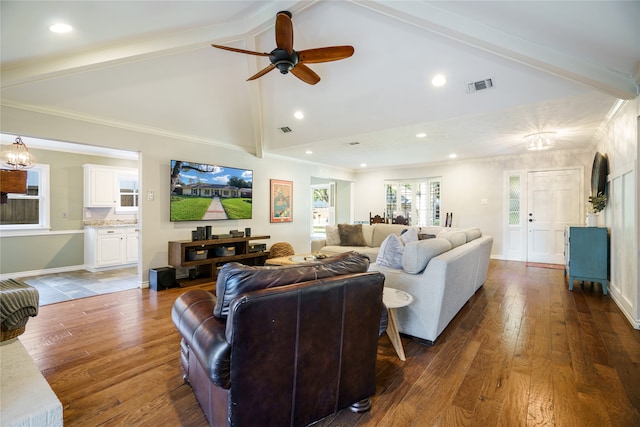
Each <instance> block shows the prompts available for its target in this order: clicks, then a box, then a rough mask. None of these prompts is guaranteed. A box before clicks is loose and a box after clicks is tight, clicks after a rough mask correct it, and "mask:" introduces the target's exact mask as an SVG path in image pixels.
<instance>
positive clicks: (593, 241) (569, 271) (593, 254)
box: [564, 227, 609, 295]
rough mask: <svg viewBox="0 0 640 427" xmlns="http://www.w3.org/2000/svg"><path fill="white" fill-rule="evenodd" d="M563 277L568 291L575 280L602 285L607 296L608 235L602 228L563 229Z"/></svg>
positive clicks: (571, 288)
mask: <svg viewBox="0 0 640 427" xmlns="http://www.w3.org/2000/svg"><path fill="white" fill-rule="evenodd" d="M564 239H565V253H564V256H565V270H564V274H565V276H567V275H568V276H569V290H570V291H571V290H573V282H574V281H576V280H580V281H589V282H598V283H602V292H603V293H604V294H605V295H607V286H608V284H609V234H608V231H607V229H606V228H604V227H567V228H566V229H565V235H564Z"/></svg>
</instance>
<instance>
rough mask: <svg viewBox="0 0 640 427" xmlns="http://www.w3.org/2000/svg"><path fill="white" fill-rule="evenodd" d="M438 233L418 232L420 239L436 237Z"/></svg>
mask: <svg viewBox="0 0 640 427" xmlns="http://www.w3.org/2000/svg"><path fill="white" fill-rule="evenodd" d="M435 238H436V235H435V234H429V233H420V234H418V239H419V240H427V239H435Z"/></svg>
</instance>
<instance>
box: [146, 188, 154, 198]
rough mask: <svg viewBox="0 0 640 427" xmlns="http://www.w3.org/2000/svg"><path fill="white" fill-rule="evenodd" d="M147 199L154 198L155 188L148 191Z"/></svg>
mask: <svg viewBox="0 0 640 427" xmlns="http://www.w3.org/2000/svg"><path fill="white" fill-rule="evenodd" d="M147 200H153V190H148V191H147Z"/></svg>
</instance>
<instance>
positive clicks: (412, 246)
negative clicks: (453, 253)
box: [402, 238, 452, 274]
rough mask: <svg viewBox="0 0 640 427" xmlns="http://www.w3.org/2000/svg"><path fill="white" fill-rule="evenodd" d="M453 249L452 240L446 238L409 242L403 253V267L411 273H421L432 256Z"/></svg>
mask: <svg viewBox="0 0 640 427" xmlns="http://www.w3.org/2000/svg"><path fill="white" fill-rule="evenodd" d="M451 249H452V246H451V242H449V240H447V239H444V238H434V239H428V240H419V241H417V242H412V243H408V244H407V245H406V246H405V247H404V253H403V255H402V268H403V269H404V271H405V272H407V273H409V274H418V273H421V272H422V271H423V270H424V269H425V268H426V266H427V264H429V261H430V260H431V258H433V257H435V256H438V255H440V254H442V253H445V252H447V251H449V250H451Z"/></svg>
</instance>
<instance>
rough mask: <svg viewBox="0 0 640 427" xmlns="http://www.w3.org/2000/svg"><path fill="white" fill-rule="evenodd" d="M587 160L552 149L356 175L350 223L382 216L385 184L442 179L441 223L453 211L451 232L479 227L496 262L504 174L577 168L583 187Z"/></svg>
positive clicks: (501, 230)
mask: <svg viewBox="0 0 640 427" xmlns="http://www.w3.org/2000/svg"><path fill="white" fill-rule="evenodd" d="M523 150H524V144H523ZM592 160H593V157H592V155H591V153H587V152H584V151H579V152H578V151H569V150H561V149H555V150H551V151H548V152H538V153H528V152H523V154H522V155H519V156H505V157H494V158H490V159H479V160H464V159H458V160H454V161H450V162H446V163H441V164H434V165H428V166H418V167H403V168H397V169H393V168H391V169H377V170H364V171H363V170H361V171H359V172H358V173H357V175H356V184H355V187H356V189H355V194H356V203H355V205H356V208H355V219H356V220H359V219H363V218H364V219H367V220H368V218H369V211H371V212H374V213H375V212H377V213H381V212H383V211H384V200H385V197H384V180H390V179H391V180H393V179H398V180H400V179H414V178H426V177H442V187H441V196H442V197H441V209H440V212H441V216H442V221H443V224H444V218H445V214H446V212H452V213H453V226H454V227H463V228H464V227H480V229H481V230H482V232H483V233H484V234H488V235H491V236H493V237H494V244H493V249H492V256H493V257H494V258H499V259H501V258H505V250H506V249H505V247H504V242H503V237H504V236H503V235H504V228H505V222H504V221H505V212H506V209H507V208H506V206H505V204H504V197H505V195H504V172H505V171H527V170H545V169H561V168H570V167H582V168H584V169H585V170H586V169H588V174H589V177H585V179H584V182H585V183H586V182H590V174H591V165H590V163H591V162H592ZM587 165H588V168H587ZM585 175H586V172H585ZM585 191H586V190H585ZM482 199H487V204H486V205H483V204H481V200H482ZM585 200H586V199H585Z"/></svg>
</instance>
